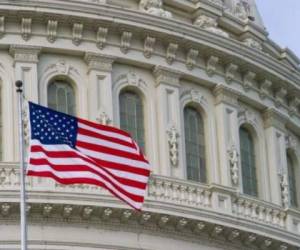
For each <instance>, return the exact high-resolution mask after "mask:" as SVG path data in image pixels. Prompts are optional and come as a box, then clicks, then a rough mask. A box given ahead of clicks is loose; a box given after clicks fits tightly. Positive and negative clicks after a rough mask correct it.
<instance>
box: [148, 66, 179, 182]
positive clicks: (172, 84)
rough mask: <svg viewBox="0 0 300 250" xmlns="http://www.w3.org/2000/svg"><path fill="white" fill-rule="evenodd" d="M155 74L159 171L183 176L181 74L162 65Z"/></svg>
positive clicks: (163, 173) (167, 174)
mask: <svg viewBox="0 0 300 250" xmlns="http://www.w3.org/2000/svg"><path fill="white" fill-rule="evenodd" d="M153 74H154V76H155V78H156V98H157V99H156V100H157V105H156V108H157V122H158V146H159V149H158V152H159V162H160V166H161V168H160V169H159V173H160V174H162V175H166V176H173V177H180V178H182V177H183V176H184V170H183V162H182V150H181V149H182V145H180V143H179V137H180V136H181V131H182V128H181V123H180V112H179V111H180V108H181V107H180V104H179V78H180V74H179V73H178V72H174V71H171V70H170V69H167V68H164V67H161V66H157V67H156V68H155V69H154V71H153Z"/></svg>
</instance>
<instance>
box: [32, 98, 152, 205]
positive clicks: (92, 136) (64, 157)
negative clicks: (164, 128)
mask: <svg viewBox="0 0 300 250" xmlns="http://www.w3.org/2000/svg"><path fill="white" fill-rule="evenodd" d="M29 118H30V128H31V137H30V149H29V164H28V167H27V175H29V176H38V177H50V178H53V179H54V180H56V181H57V182H59V183H61V184H92V185H97V186H100V187H103V188H106V189H107V190H109V191H110V192H111V193H112V194H113V195H115V196H116V197H118V198H119V199H121V200H123V201H125V202H126V203H127V204H129V205H130V206H131V207H133V208H135V209H137V210H140V209H141V207H142V204H143V202H144V197H145V194H146V186H147V182H148V178H149V175H150V165H149V163H148V161H147V160H146V158H145V157H144V155H143V153H142V152H141V150H140V149H139V147H138V145H137V144H136V142H135V141H134V140H133V139H132V138H131V136H130V135H129V134H128V133H127V132H125V131H122V130H120V129H118V128H114V127H111V126H104V125H101V124H97V123H94V122H91V121H87V120H84V119H81V118H77V117H74V116H70V115H67V114H64V113H61V112H57V111H54V110H52V109H49V108H46V107H43V106H40V105H37V104H34V103H31V102H29Z"/></svg>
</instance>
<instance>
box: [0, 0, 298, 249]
mask: <svg viewBox="0 0 300 250" xmlns="http://www.w3.org/2000/svg"><path fill="white" fill-rule="evenodd" d="M244 2H245V1H237V0H235V1H233V0H232V1H226V0H225V1H218V0H197V1H193V0H178V1H162V0H147V1H145V0H141V1H129V0H122V1H115V0H97V1H95V0H89V1H84V0H74V1H67V0H66V1H57V0H49V1H47V2H45V1H42V0H30V1H22V0H15V1H1V3H0V9H1V11H0V58H1V60H0V84H1V101H2V102H1V104H2V105H1V108H2V109H1V112H2V113H1V114H2V119H3V121H2V142H1V143H2V155H3V156H2V162H1V163H0V221H1V223H0V232H1V234H0V249H5V250H13V249H14V250H15V249H19V239H20V237H19V225H18V223H19V217H18V211H19V205H18V202H19V193H18V190H19V184H20V183H19V172H18V165H17V162H18V146H17V145H18V138H17V134H18V128H17V108H16V93H15V90H14V82H15V81H16V80H22V81H23V82H24V94H25V97H26V99H27V100H31V101H34V102H38V103H40V104H42V105H47V102H48V100H47V98H48V97H47V86H48V84H49V82H50V81H51V80H52V79H54V78H56V77H60V79H66V80H68V81H70V82H71V83H72V85H73V86H74V89H75V90H76V91H75V92H76V104H77V106H76V107H77V110H76V112H77V115H78V116H80V117H83V118H87V119H90V120H93V121H98V122H100V123H102V124H110V125H114V126H119V125H120V116H119V94H120V92H121V91H122V90H123V89H124V88H130V89H132V90H136V91H137V92H138V93H140V94H141V96H142V98H143V104H144V109H145V110H144V114H145V117H144V119H145V131H146V134H145V142H146V155H147V157H148V158H149V160H150V162H151V165H152V166H153V173H152V176H151V179H150V182H149V187H148V193H147V197H146V202H145V205H144V208H143V211H142V212H136V211H132V210H131V209H130V208H129V207H127V206H126V205H125V204H124V203H121V202H119V201H118V200H117V199H115V198H114V197H112V196H111V195H110V194H108V192H106V191H105V190H103V189H101V188H97V187H94V186H86V185H74V186H62V185H59V184H57V183H54V182H53V181H52V180H49V179H40V178H27V180H26V187H27V191H28V193H27V196H28V197H27V201H28V212H27V213H28V221H29V231H28V234H29V249H39V250H40V249H51V250H52V249H53V250H54V249H55V250H71V249H80V250H92V249H103V250H105V249H122V250H125V249H126V250H129V249H143V250H160V249H174V250H177V249H178V250H182V249H185V250H193V249H201V250H202V249H203V250H221V249H224V250H225V249H272V250H273V249H274V250H276V249H281V250H284V249H291V250H294V249H295V250H296V249H299V247H300V210H299V208H295V207H291V205H290V204H289V203H290V202H289V186H288V185H289V180H288V177H287V157H286V152H289V154H290V155H291V156H292V158H293V161H294V162H295V172H296V174H297V176H296V177H297V178H296V186H297V190H298V200H299V201H300V179H299V176H300V139H299V138H300V106H299V105H300V101H299V98H300V85H299V83H300V71H299V59H298V58H297V57H296V56H295V55H294V54H293V53H292V52H291V51H289V50H283V49H281V48H279V46H277V45H276V44H275V43H274V42H273V41H271V40H270V39H269V38H268V37H267V34H266V32H265V31H264V28H263V24H262V22H261V20H260V19H259V13H258V12H257V9H256V7H255V3H254V1H248V3H249V5H247V4H245V3H244ZM246 3H247V2H246ZM249 17H250V18H249ZM253 17H255V18H254V19H253ZM291 72H292V73H291ZM190 104H192V105H193V106H194V107H197V109H198V110H199V111H200V112H201V115H202V116H203V121H204V129H205V144H206V150H205V156H206V165H207V183H205V184H204V183H197V182H193V181H188V180H187V171H186V157H185V155H186V154H185V153H186V149H185V134H184V115H183V111H184V108H185V107H186V105H190ZM241 126H247V128H249V130H250V131H251V133H252V134H253V138H254V139H255V140H254V141H255V150H256V157H255V161H256V166H257V175H258V197H251V196H247V195H245V194H243V189H242V181H241V180H242V176H241V152H240V138H239V128H240V127H241Z"/></svg>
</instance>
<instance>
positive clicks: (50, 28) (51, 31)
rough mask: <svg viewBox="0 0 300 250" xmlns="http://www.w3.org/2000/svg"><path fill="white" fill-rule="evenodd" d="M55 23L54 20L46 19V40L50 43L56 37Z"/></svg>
mask: <svg viewBox="0 0 300 250" xmlns="http://www.w3.org/2000/svg"><path fill="white" fill-rule="evenodd" d="M57 24H58V22H57V21H55V20H48V24H47V40H48V41H49V42H50V43H54V42H55V40H56V38H57Z"/></svg>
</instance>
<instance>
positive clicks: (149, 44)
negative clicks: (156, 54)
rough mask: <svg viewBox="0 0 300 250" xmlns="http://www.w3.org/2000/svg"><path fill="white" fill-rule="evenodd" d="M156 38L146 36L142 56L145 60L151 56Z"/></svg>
mask: <svg viewBox="0 0 300 250" xmlns="http://www.w3.org/2000/svg"><path fill="white" fill-rule="evenodd" d="M155 42H156V38H155V37H151V36H147V37H146V38H145V41H144V56H145V57H146V58H150V57H151V56H152V53H153V51H154V47H155Z"/></svg>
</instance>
